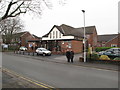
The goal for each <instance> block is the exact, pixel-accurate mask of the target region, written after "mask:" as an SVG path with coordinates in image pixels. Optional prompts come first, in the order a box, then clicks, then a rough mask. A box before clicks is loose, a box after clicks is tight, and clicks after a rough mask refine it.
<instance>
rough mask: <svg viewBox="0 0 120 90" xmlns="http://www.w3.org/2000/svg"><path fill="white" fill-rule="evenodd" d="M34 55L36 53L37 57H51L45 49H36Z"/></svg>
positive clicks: (49, 52)
mask: <svg viewBox="0 0 120 90" xmlns="http://www.w3.org/2000/svg"><path fill="white" fill-rule="evenodd" d="M36 53H37V55H43V56H46V55H49V56H51V51H49V50H47V49H46V48H37V49H36Z"/></svg>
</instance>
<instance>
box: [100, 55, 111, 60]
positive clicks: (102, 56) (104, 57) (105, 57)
mask: <svg viewBox="0 0 120 90" xmlns="http://www.w3.org/2000/svg"><path fill="white" fill-rule="evenodd" d="M99 59H100V60H110V58H109V57H108V56H107V55H101V56H100V58H99Z"/></svg>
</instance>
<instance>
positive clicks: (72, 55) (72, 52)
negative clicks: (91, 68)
mask: <svg viewBox="0 0 120 90" xmlns="http://www.w3.org/2000/svg"><path fill="white" fill-rule="evenodd" d="M73 58H74V51H73V50H71V51H70V60H71V62H72V63H73Z"/></svg>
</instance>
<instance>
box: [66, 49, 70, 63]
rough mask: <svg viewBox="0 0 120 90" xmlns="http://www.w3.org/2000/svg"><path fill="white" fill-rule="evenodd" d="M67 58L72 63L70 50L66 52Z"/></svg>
mask: <svg viewBox="0 0 120 90" xmlns="http://www.w3.org/2000/svg"><path fill="white" fill-rule="evenodd" d="M66 57H67V61H68V62H70V58H71V52H70V50H69V49H67V51H66Z"/></svg>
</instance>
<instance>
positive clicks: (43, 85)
mask: <svg viewBox="0 0 120 90" xmlns="http://www.w3.org/2000/svg"><path fill="white" fill-rule="evenodd" d="M0 71H4V72H7V73H9V74H11V75H15V76H16V77H19V78H21V79H23V80H26V81H28V82H30V83H33V84H35V85H37V86H40V87H42V88H46V89H48V90H58V89H57V88H55V87H53V86H50V85H47V84H44V83H42V82H39V81H36V80H33V79H31V78H28V77H23V76H22V75H20V74H18V73H16V72H14V71H12V70H8V69H7V68H0Z"/></svg>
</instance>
